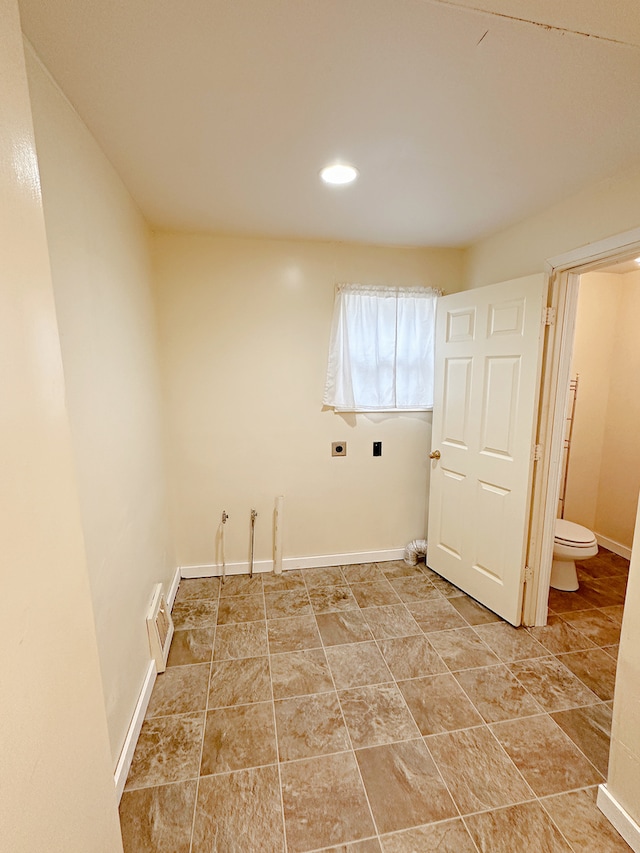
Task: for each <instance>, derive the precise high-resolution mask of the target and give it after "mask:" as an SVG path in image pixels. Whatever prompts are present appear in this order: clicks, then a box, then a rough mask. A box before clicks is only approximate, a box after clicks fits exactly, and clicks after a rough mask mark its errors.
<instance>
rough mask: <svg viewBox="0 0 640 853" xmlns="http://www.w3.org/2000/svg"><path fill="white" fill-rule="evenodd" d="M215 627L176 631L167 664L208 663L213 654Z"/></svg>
mask: <svg viewBox="0 0 640 853" xmlns="http://www.w3.org/2000/svg"><path fill="white" fill-rule="evenodd" d="M214 634H215V628H190V629H187V630H186V631H176V632H175V633H174V635H173V640H172V641H171V650H170V651H169V658H168V659H167V666H184V665H185V664H191V663H207V662H209V661H211V656H212V655H213V637H214Z"/></svg>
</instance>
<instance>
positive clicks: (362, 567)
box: [340, 563, 385, 584]
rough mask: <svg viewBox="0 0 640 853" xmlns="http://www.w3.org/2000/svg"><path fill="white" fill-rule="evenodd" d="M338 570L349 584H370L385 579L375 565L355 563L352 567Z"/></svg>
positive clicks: (343, 567)
mask: <svg viewBox="0 0 640 853" xmlns="http://www.w3.org/2000/svg"><path fill="white" fill-rule="evenodd" d="M383 565H384V564H383ZM340 568H341V569H342V574H343V575H344V576H345V578H346V580H347V583H349V584H351V583H372V582H373V581H383V580H384V579H385V577H384V575H383V574H382V571H381V570H380V567H379V566H378V564H377V563H355V564H354V565H352V566H341V567H340Z"/></svg>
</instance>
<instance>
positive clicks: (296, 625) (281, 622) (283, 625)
mask: <svg viewBox="0 0 640 853" xmlns="http://www.w3.org/2000/svg"><path fill="white" fill-rule="evenodd" d="M267 633H268V636H269V651H270V652H271V654H272V655H275V654H278V652H297V651H300V650H301V649H317V648H319V647H320V646H321V645H322V640H321V639H320V634H319V632H318V626H317V624H316V620H315V619H314V618H313V616H287V617H285V618H284V619H269V622H268V623H267Z"/></svg>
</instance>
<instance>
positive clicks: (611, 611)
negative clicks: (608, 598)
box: [602, 604, 624, 626]
mask: <svg viewBox="0 0 640 853" xmlns="http://www.w3.org/2000/svg"><path fill="white" fill-rule="evenodd" d="M602 612H603V613H604V614H605V616H608V617H609V619H611V620H612V621H613V622H615V623H616V625H618V626H622V616H623V614H624V605H622V604H614V605H613V606H612V607H603V608H602Z"/></svg>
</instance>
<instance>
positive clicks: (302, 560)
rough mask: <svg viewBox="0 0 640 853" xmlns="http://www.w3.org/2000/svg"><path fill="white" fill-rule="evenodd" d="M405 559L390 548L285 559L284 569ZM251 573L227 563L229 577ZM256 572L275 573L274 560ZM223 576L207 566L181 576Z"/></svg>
mask: <svg viewBox="0 0 640 853" xmlns="http://www.w3.org/2000/svg"><path fill="white" fill-rule="evenodd" d="M403 557H404V547H403V548H390V549H388V550H385V551H356V552H352V553H348V554H321V555H318V556H315V557H285V559H283V561H282V568H283V569H284V570H285V571H291V570H292V569H318V568H324V567H325V566H351V565H353V564H354V563H384V562H387V561H388V560H401V559H402V558H403ZM248 571H249V562H248V561H247V562H244V563H227V566H226V572H227V574H228V575H242V574H246V573H247V572H248ZM253 571H254V572H271V571H273V560H256V561H255V562H254V564H253ZM221 574H222V566H218V565H214V564H207V565H202V566H181V567H180V575H181V577H183V578H210V577H217V576H219V575H221Z"/></svg>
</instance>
